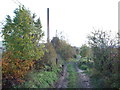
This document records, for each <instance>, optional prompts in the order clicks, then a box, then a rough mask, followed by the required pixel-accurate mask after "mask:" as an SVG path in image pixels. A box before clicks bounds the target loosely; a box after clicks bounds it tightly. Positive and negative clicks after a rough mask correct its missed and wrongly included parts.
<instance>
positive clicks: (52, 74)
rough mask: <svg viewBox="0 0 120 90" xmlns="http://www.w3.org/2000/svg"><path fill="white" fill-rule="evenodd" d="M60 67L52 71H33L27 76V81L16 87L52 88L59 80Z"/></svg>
mask: <svg viewBox="0 0 120 90" xmlns="http://www.w3.org/2000/svg"><path fill="white" fill-rule="evenodd" d="M59 72H60V69H58V68H54V69H53V70H52V71H32V72H30V73H29V74H28V75H27V76H26V78H27V79H26V81H25V82H24V83H22V84H21V85H19V86H15V88H52V87H53V84H54V83H55V82H56V81H57V80H58V74H59Z"/></svg>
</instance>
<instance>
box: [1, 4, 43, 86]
mask: <svg viewBox="0 0 120 90" xmlns="http://www.w3.org/2000/svg"><path fill="white" fill-rule="evenodd" d="M14 13H15V16H14V17H13V19H11V17H10V16H9V15H7V18H6V24H5V25H4V26H3V30H2V36H3V38H4V45H5V48H6V51H5V52H4V53H3V57H2V66H3V68H2V72H3V87H4V86H5V85H8V86H5V87H10V86H13V85H14V84H15V83H16V84H18V83H17V82H23V78H24V76H25V75H26V74H27V72H28V71H29V70H31V68H32V67H33V64H34V61H33V60H39V59H40V58H41V57H42V56H43V54H44V52H43V47H44V46H43V45H42V44H39V41H40V40H41V39H42V37H43V35H44V33H43V32H42V30H41V28H42V26H41V22H40V19H37V20H35V14H33V16H32V15H31V13H30V11H29V10H27V9H26V8H25V7H24V6H20V7H19V8H17V9H16V10H15V11H14ZM4 84H5V85H4Z"/></svg>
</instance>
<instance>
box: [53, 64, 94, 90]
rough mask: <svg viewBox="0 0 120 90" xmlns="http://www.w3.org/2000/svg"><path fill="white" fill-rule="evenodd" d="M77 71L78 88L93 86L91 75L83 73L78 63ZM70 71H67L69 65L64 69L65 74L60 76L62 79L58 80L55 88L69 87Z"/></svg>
mask: <svg viewBox="0 0 120 90" xmlns="http://www.w3.org/2000/svg"><path fill="white" fill-rule="evenodd" d="M76 72H77V73H78V77H79V78H78V81H76V82H77V83H78V85H77V86H78V87H76V88H92V86H91V85H90V80H89V77H88V76H87V75H86V74H85V73H83V70H80V69H79V68H78V67H77V65H76ZM68 75H69V73H68V72H67V65H66V66H65V67H64V70H63V75H62V76H61V77H60V79H59V80H58V82H57V83H56V85H55V88H67V87H68V82H69V81H68V80H67V77H68Z"/></svg>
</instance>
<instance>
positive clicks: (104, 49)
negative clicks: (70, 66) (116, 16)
mask: <svg viewBox="0 0 120 90" xmlns="http://www.w3.org/2000/svg"><path fill="white" fill-rule="evenodd" d="M88 39H89V45H90V47H89V48H90V49H91V52H90V57H89V55H85V54H84V55H85V57H86V61H84V58H81V59H80V63H79V67H80V68H81V69H84V70H86V71H87V73H89V75H90V76H91V78H92V82H93V84H94V85H93V86H95V87H99V88H101V87H105V88H106V87H107V88H108V87H109V88H118V87H119V82H120V79H119V77H120V76H119V70H118V64H119V57H118V55H119V53H118V46H119V44H118V38H115V39H111V37H110V34H109V33H106V32H103V31H95V32H92V34H91V35H89V36H88ZM84 48H85V47H84ZM82 50H83V51H84V52H85V51H86V49H82ZM82 53H83V52H82Z"/></svg>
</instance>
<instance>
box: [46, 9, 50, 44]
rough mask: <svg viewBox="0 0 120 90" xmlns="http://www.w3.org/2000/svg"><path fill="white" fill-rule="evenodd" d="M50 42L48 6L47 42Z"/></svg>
mask: <svg viewBox="0 0 120 90" xmlns="http://www.w3.org/2000/svg"><path fill="white" fill-rule="evenodd" d="M49 42H50V41H49V8H47V43H49Z"/></svg>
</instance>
